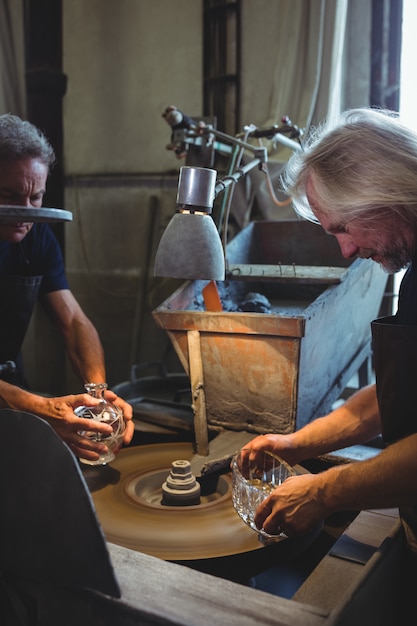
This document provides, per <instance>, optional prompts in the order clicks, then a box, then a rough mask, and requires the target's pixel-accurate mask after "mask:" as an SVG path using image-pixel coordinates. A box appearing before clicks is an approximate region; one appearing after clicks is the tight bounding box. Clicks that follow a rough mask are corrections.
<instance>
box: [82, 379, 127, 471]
mask: <svg viewBox="0 0 417 626" xmlns="http://www.w3.org/2000/svg"><path fill="white" fill-rule="evenodd" d="M84 387H85V389H86V391H87V393H89V394H90V395H91V396H93V397H94V398H100V400H101V402H100V404H97V405H96V406H93V407H88V406H80V407H78V408H76V409H75V410H74V413H75V414H76V415H77V417H84V418H90V419H93V420H96V421H99V422H105V423H106V424H110V425H111V427H112V428H113V433H112V434H111V435H107V436H106V435H102V434H101V433H97V432H93V431H88V430H83V431H80V435H82V436H83V437H88V438H89V439H91V440H92V441H101V442H103V443H105V444H106V446H107V448H108V452H107V453H105V454H101V455H100V457H99V458H98V459H97V460H96V461H90V460H89V459H83V458H80V461H81V462H82V463H85V464H87V465H105V464H106V463H109V462H110V461H113V459H114V458H115V455H116V453H117V452H118V451H119V449H120V448H121V446H122V443H123V435H124V432H125V429H126V423H125V420H124V417H123V411H122V410H121V409H120V408H119V407H118V406H116V405H115V404H112V403H111V402H108V401H107V400H106V399H105V397H104V392H105V391H106V389H107V383H87V384H86V385H84Z"/></svg>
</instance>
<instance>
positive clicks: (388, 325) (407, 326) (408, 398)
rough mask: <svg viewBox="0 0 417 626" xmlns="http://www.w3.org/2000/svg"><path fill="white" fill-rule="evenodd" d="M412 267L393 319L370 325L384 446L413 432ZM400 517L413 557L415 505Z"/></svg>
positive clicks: (415, 344) (416, 279)
mask: <svg viewBox="0 0 417 626" xmlns="http://www.w3.org/2000/svg"><path fill="white" fill-rule="evenodd" d="M416 267H417V264H416V262H413V264H412V265H411V266H410V268H409V269H408V270H407V272H406V274H405V276H404V278H403V281H402V283H401V288H400V295H399V305H398V311H397V313H396V315H394V316H390V317H384V318H380V319H378V320H374V321H373V322H372V323H371V329H372V348H373V358H374V367H375V378H376V389H377V397H378V405H379V411H380V416H381V432H382V437H383V440H384V443H385V445H389V444H391V443H393V442H395V441H397V440H398V439H401V438H402V437H406V436H407V435H411V434H413V433H416V432H417V399H416V386H417V271H416ZM416 454H417V450H416ZM400 517H401V521H402V524H403V527H404V531H405V534H406V537H407V543H408V545H409V547H410V549H411V550H412V551H413V552H414V553H417V503H416V505H415V506H409V507H402V508H400Z"/></svg>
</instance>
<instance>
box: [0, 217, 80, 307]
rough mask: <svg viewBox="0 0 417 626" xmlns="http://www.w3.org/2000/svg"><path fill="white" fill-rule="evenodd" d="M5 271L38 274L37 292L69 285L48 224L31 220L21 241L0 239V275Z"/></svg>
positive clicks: (41, 292) (10, 273)
mask: <svg viewBox="0 0 417 626" xmlns="http://www.w3.org/2000/svg"><path fill="white" fill-rule="evenodd" d="M5 274H7V275H11V276H26V277H27V276H41V277H42V281H41V284H40V289H39V293H40V294H45V293H50V292H51V291H59V290H61V289H68V288H69V287H68V281H67V278H66V276H65V267H64V260H63V256H62V252H61V249H60V246H59V244H58V241H57V239H56V237H55V235H54V234H53V232H52V230H51V228H50V227H49V226H48V224H42V223H37V224H33V226H32V229H31V230H30V231H29V233H28V234H27V235H26V237H25V238H24V239H23V241H22V242H21V243H9V242H7V241H0V275H5ZM4 296H5V294H3V293H2V296H1V297H2V298H3V297H4Z"/></svg>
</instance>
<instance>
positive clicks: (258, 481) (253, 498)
mask: <svg viewBox="0 0 417 626" xmlns="http://www.w3.org/2000/svg"><path fill="white" fill-rule="evenodd" d="M243 457H245V460H244V459H243ZM246 458H247V455H245V450H242V451H240V452H238V453H237V454H236V455H235V456H234V457H233V460H232V501H233V506H234V508H235V509H236V511H237V513H238V514H239V515H240V517H241V518H242V519H243V521H244V522H245V523H246V524H248V526H250V527H251V528H252V529H253V530H255V531H256V532H257V533H259V534H260V535H261V537H263V538H266V539H272V540H279V539H282V538H285V537H286V535H285V533H284V532H283V531H281V530H279V529H278V530H279V532H277V534H275V535H274V534H270V533H267V532H266V531H265V530H264V529H263V528H262V529H259V528H257V527H256V525H255V521H254V520H255V514H256V510H257V509H258V507H259V506H260V504H261V503H262V502H263V501H264V500H265V499H266V498H267V497H268V496H269V495H270V493H272V491H273V490H274V489H275V488H276V487H278V485H280V484H281V483H283V482H284V480H286V479H287V478H288V477H289V476H294V475H295V474H296V472H295V471H294V470H293V469H292V468H291V466H290V465H288V464H287V463H286V462H285V461H283V460H282V459H280V458H279V457H277V456H275V455H274V454H272V453H271V452H262V453H261V454H260V455H259V459H258V461H257V463H256V464H253V465H250V467H247V463H248V462H247V460H246ZM243 467H245V468H247V471H246V469H245V472H244V473H243V470H242V468H243ZM244 474H245V475H244Z"/></svg>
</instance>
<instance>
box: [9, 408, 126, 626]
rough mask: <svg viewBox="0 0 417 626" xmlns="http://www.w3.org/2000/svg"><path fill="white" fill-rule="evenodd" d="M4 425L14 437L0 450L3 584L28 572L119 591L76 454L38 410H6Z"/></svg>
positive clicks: (53, 580) (53, 581) (55, 582)
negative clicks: (30, 411)
mask: <svg viewBox="0 0 417 626" xmlns="http://www.w3.org/2000/svg"><path fill="white" fill-rule="evenodd" d="M0 424H1V427H2V434H3V438H4V441H5V442H7V445H5V446H3V450H2V454H1V455H0V476H1V477H2V479H1V480H0V502H1V506H2V514H1V516H0V555H1V556H0V587H1V584H2V581H4V580H5V581H7V580H12V578H13V577H24V578H26V579H32V580H34V581H39V582H43V583H48V584H51V585H56V586H61V585H64V586H70V587H72V588H75V589H86V588H89V589H93V590H97V591H100V592H102V593H105V594H108V595H111V596H113V597H120V588H119V584H118V581H117V579H116V577H115V573H114V570H113V566H112V563H111V560H110V555H109V553H108V550H107V545H106V541H105V537H104V533H103V530H102V528H101V526H100V524H99V522H98V520H97V517H96V514H95V508H94V504H93V501H92V498H91V495H90V492H89V490H88V488H87V485H86V483H85V480H84V477H83V475H82V473H81V470H80V468H79V465H78V462H77V459H76V458H75V456H74V455H73V454H72V452H71V451H70V449H69V448H68V446H67V445H66V444H65V443H64V442H63V441H62V439H60V438H59V437H58V435H57V434H56V433H55V432H54V430H53V429H52V428H51V426H49V424H47V423H46V422H45V421H44V420H42V419H41V418H39V417H36V416H35V415H32V414H30V413H25V412H23V411H12V410H10V409H3V410H0ZM10 477H13V480H10ZM7 595H8V597H9V600H10V601H11V602H12V605H14V606H16V604H15V603H14V602H13V596H12V595H11V594H10V592H9V593H7ZM0 600H1V593H0ZM0 623H2V622H1V619H0ZM57 626H58V625H57Z"/></svg>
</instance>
